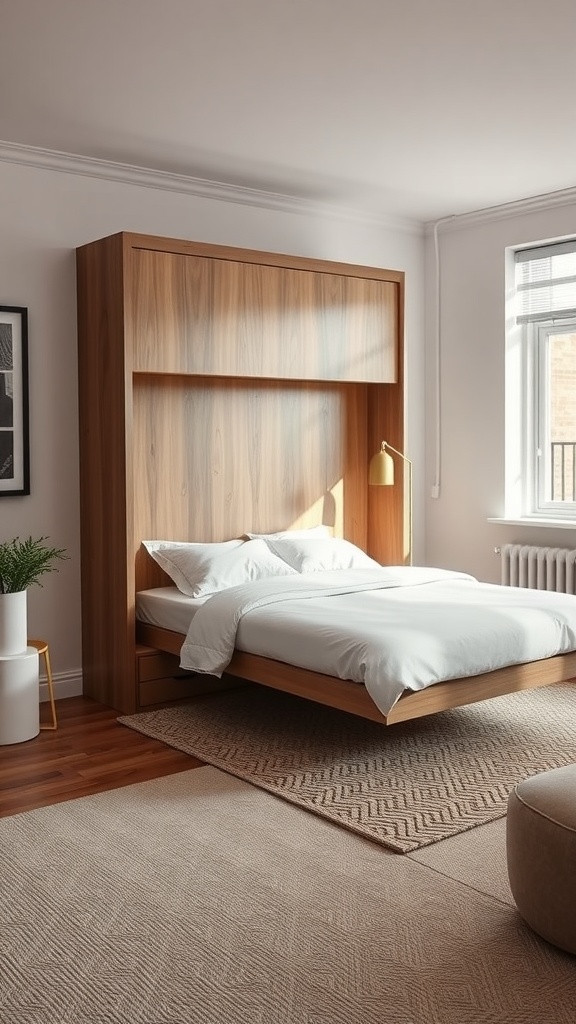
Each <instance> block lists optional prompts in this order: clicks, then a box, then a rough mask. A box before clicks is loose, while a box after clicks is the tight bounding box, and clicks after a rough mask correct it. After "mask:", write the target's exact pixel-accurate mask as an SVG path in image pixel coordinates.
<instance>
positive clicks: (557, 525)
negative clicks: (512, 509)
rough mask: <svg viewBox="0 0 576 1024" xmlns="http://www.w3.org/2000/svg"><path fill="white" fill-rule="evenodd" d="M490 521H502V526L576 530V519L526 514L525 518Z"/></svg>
mask: <svg viewBox="0 0 576 1024" xmlns="http://www.w3.org/2000/svg"><path fill="white" fill-rule="evenodd" d="M487 521H488V522H489V523H500V524H501V525H502V526H543V527H545V528H546V529H548V530H550V529H552V530H576V519H536V518H534V517H532V516H530V517H528V516H526V517H525V518H524V519H505V518H502V519H494V518H489V519H488V520H487Z"/></svg>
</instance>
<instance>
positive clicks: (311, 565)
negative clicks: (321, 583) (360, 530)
mask: <svg viewBox="0 0 576 1024" xmlns="http://www.w3.org/2000/svg"><path fill="white" fill-rule="evenodd" d="M266 543H267V544H268V546H269V548H270V549H271V550H272V551H274V553H275V554H277V555H278V556H279V557H280V558H283V559H284V561H285V562H287V563H288V565H291V566H292V568H293V569H296V571H297V572H319V571H321V570H323V569H380V568H381V566H380V563H379V562H375V561H374V559H373V558H370V557H369V555H367V554H366V552H365V551H362V549H361V548H358V547H356V545H355V544H351V543H350V541H349V540H342V539H341V538H340V537H314V538H312V537H310V538H308V537H295V538H293V539H291V538H289V537H285V536H282V537H271V538H267V540H266Z"/></svg>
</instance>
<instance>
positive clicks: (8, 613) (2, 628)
mask: <svg viewBox="0 0 576 1024" xmlns="http://www.w3.org/2000/svg"><path fill="white" fill-rule="evenodd" d="M26 598H27V593H26V591H25V590H19V591H18V593H16V594H0V658H9V657H11V656H12V655H14V654H23V653H24V652H25V651H26V647H27V646H28V621H27V604H26Z"/></svg>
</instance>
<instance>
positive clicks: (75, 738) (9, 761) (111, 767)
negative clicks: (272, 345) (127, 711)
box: [0, 697, 202, 817]
mask: <svg viewBox="0 0 576 1024" xmlns="http://www.w3.org/2000/svg"><path fill="white" fill-rule="evenodd" d="M116 717H117V712H116V711H113V710H112V709H111V708H109V707H105V706H104V705H102V704H98V703H96V702H95V701H93V700H90V699H88V698H86V697H68V698H66V699H64V700H59V701H58V729H57V730H56V731H55V732H41V733H40V734H39V735H38V736H36V737H35V738H34V739H33V740H29V741H28V742H27V743H16V744H11V745H9V746H2V747H0V817H5V816H7V815H11V814H19V813H20V812H21V811H30V810H32V809H33V808H34V807H46V806H47V805H48V804H56V803H60V802H61V801H63V800H73V799H75V798H76V797H81V796H89V795H90V794H92V793H100V792H102V791H103V790H107V789H118V788H119V787H120V786H128V785H130V784H132V783H134V782H145V781H146V780H147V779H155V778H157V777H159V776H161V775H171V774H172V773H173V772H182V771H188V769H190V768H197V767H200V766H201V764H202V762H201V761H198V759H197V758H194V757H190V756H189V755H188V754H183V753H182V752H181V751H178V750H174V749H173V748H172V747H167V746H166V744H165V743H160V742H159V741H157V740H151V739H148V738H147V737H145V736H142V734H138V733H134V735H131V734H132V730H131V729H126V728H125V727H124V726H122V725H119V724H118V722H117V721H116Z"/></svg>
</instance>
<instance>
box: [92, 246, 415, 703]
mask: <svg viewBox="0 0 576 1024" xmlns="http://www.w3.org/2000/svg"><path fill="white" fill-rule="evenodd" d="M77 266H78V271H77V274H78V351H79V356H78V358H79V405H80V436H81V440H80V472H81V517H82V604H83V673H84V680H85V691H86V693H88V694H90V695H91V696H92V697H94V698H95V699H98V700H101V701H103V702H106V703H108V704H111V705H113V706H114V707H116V708H118V709H119V710H121V711H123V712H124V713H132V712H133V711H135V710H137V708H138V706H139V687H138V682H137V679H136V668H135V654H134V647H135V593H136V590H137V589H143V588H146V587H151V586H156V585H162V584H165V583H166V577H165V576H164V574H163V573H162V571H161V570H160V569H159V567H157V566H156V565H155V563H153V562H152V560H151V559H150V558H149V557H148V555H147V554H146V552H145V551H144V549H143V548H142V545H141V542H142V540H144V539H172V540H187V539H188V540H199V541H216V540H225V539H228V538H231V537H236V536H240V535H241V534H242V533H243V532H245V531H246V530H252V531H258V532H267V531H272V530H276V529H286V528H288V527H300V526H311V525H315V524H317V523H320V522H323V523H326V524H327V525H329V526H330V527H331V528H332V530H333V532H334V533H335V534H336V535H338V536H345V537H347V538H348V539H350V540H352V541H353V542H354V543H356V544H358V545H359V546H361V547H363V548H366V547H368V549H369V550H371V553H372V554H374V555H375V557H378V558H379V559H380V560H381V561H385V562H389V563H390V562H395V561H399V560H401V558H402V557H403V537H402V515H403V512H402V498H403V496H402V491H401V489H399V488H392V489H388V490H391V491H392V493H390V494H387V495H386V496H385V497H384V496H382V495H381V496H380V497H379V498H378V499H374V497H373V496H370V495H369V494H368V490H369V488H368V485H367V468H368V463H369V460H370V457H371V455H372V454H373V452H374V451H375V450H377V448H378V447H379V444H380V440H381V439H382V438H381V436H380V435H381V433H382V430H386V431H387V434H388V438H387V439H388V440H390V441H391V443H394V444H395V445H397V446H398V447H399V448H402V445H403V420H402V416H403V396H402V394H401V391H402V386H403V385H402V365H401V363H402V343H401V336H400V335H401V331H402V310H401V308H399V304H400V303H401V301H402V295H403V274H402V273H399V272H394V271H388V270H383V269H379V268H366V267H360V266H356V265H347V264H341V263H330V262H329V261H325V260H324V261H318V260H310V259H306V258H304V257H291V256H284V255H282V254H273V253H272V254H271V253H256V252H254V251H253V250H242V249H232V248H231V247H221V246H211V245H208V244H205V243H194V242H183V241H179V240H171V239H162V238H160V239H155V238H153V237H151V236H146V235H134V234H129V233H120V234H118V235H114V236H112V237H110V238H107V239H102V240H100V241H98V242H94V243H91V244H89V245H86V246H82V247H81V248H80V249H79V250H78V253H77ZM151 371H153V372H151ZM332 378H334V379H332ZM384 381H388V382H387V383H385V382H384ZM383 502H384V505H383V504H382V503H383ZM375 513H377V515H378V519H379V521H378V523H377V524H376V526H375V525H374V524H373V523H371V517H373V516H374V514H375Z"/></svg>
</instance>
